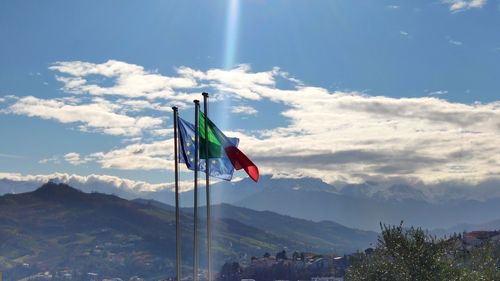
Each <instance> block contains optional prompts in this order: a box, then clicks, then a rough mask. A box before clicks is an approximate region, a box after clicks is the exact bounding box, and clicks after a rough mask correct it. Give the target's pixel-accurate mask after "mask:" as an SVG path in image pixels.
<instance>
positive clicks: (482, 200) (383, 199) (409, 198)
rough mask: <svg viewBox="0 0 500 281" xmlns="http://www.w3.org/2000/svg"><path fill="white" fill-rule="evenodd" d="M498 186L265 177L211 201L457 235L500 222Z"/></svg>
mask: <svg viewBox="0 0 500 281" xmlns="http://www.w3.org/2000/svg"><path fill="white" fill-rule="evenodd" d="M55 178H56V179H57V180H59V181H62V182H68V183H69V184H70V185H72V186H75V187H77V188H79V189H81V190H83V191H86V192H92V191H99V192H102V193H108V194H116V195H118V196H120V197H123V198H127V199H135V198H145V199H155V200H158V201H160V202H163V203H166V204H172V203H173V198H174V194H173V192H172V191H171V189H166V188H164V189H157V190H146V189H144V188H142V189H141V188H138V187H137V185H131V184H130V183H128V182H119V181H117V180H108V181H104V180H102V179H101V178H100V177H99V176H95V177H88V178H87V179H86V180H85V181H82V180H81V179H79V178H77V177H67V176H66V177H62V176H59V178H58V176H57V175H55ZM41 180H42V179H40V180H38V181H37V180H9V179H2V180H0V193H2V194H4V193H13V192H14V193H18V192H24V191H30V190H34V189H35V188H36V187H38V186H40V185H41V183H40V181H41ZM131 186H132V187H131ZM497 186H498V185H497V184H496V183H494V182H490V183H482V184H480V185H478V186H475V187H470V186H463V187H460V186H453V184H446V185H445V184H443V185H441V186H432V187H429V186H418V187H417V186H411V185H409V184H403V183H394V184H385V185H384V184H377V183H365V184H358V185H347V186H344V187H337V186H333V185H330V184H326V183H324V182H322V181H320V180H317V179H311V178H303V179H273V178H270V177H268V176H264V177H262V178H261V180H260V182H259V184H257V185H256V184H254V183H253V182H251V181H249V180H247V179H244V180H241V181H239V182H231V183H227V182H220V183H216V184H213V186H212V194H213V196H212V200H213V203H214V204H219V203H228V204H232V205H236V206H242V207H246V208H250V209H254V210H262V211H264V210H268V211H273V212H276V213H279V214H283V215H289V216H292V217H297V218H303V219H308V220H314V221H321V220H330V221H335V222H337V223H340V224H343V225H346V226H349V227H353V228H358V229H366V230H374V231H378V230H379V223H380V222H383V223H393V224H396V223H399V222H400V221H401V220H403V221H405V223H406V224H409V225H410V224H411V225H415V226H421V227H424V228H428V229H436V228H440V229H448V228H450V231H451V230H453V231H457V230H459V229H460V228H461V227H462V226H463V224H473V225H475V224H479V225H480V224H484V223H487V222H490V221H494V220H497V219H499V218H500V197H498V196H497V194H496V192H489V191H491V190H495V189H496V188H495V187H497ZM452 189H453V191H454V192H453V193H451V192H450V193H449V194H453V196H454V197H448V196H447V194H448V193H447V191H450V190H452ZM457 190H458V191H457ZM471 194H473V196H472V195H471ZM486 194H489V195H490V196H489V197H488V196H486ZM203 196H204V192H201V193H200V202H204V197H203ZM192 198H193V195H192V191H187V192H184V193H182V198H181V201H182V205H183V206H184V207H188V206H192ZM436 214H439V215H436Z"/></svg>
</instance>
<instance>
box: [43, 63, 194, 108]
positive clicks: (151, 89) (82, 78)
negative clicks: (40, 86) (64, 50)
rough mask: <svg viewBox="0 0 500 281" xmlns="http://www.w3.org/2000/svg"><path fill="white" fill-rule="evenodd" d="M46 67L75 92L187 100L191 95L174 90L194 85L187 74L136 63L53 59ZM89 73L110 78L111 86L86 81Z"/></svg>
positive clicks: (67, 90) (65, 89)
mask: <svg viewBox="0 0 500 281" xmlns="http://www.w3.org/2000/svg"><path fill="white" fill-rule="evenodd" d="M50 69H51V70H54V71H58V72H59V73H61V74H64V75H66V76H60V77H58V80H59V81H60V82H62V83H63V84H64V87H63V90H64V91H66V92H71V93H77V94H90V95H94V96H106V95H110V96H121V97H127V98H141V97H142V98H147V99H149V100H154V99H171V100H177V101H179V102H190V101H192V95H188V94H185V95H178V94H177V95H176V94H175V90H176V89H185V88H195V87H197V84H196V81H195V80H194V79H193V78H192V77H190V76H188V75H181V76H178V77H168V76H164V75H160V74H158V73H155V72H152V71H146V70H144V68H143V67H142V66H139V65H135V64H129V63H125V62H121V61H116V60H109V61H107V62H105V63H101V64H95V63H89V62H81V61H69V62H57V63H55V64H54V65H52V66H51V67H50ZM179 74H182V72H179ZM68 75H69V76H68ZM91 75H98V76H101V77H102V78H103V79H104V80H106V81H107V80H111V81H113V82H114V85H113V86H109V87H106V86H103V85H102V84H103V83H96V82H93V81H89V80H88V77H89V76H91ZM100 84H101V85H100Z"/></svg>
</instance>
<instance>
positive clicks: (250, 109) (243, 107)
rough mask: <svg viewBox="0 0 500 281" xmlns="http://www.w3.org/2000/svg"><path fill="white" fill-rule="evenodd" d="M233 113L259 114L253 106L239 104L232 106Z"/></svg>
mask: <svg viewBox="0 0 500 281" xmlns="http://www.w3.org/2000/svg"><path fill="white" fill-rule="evenodd" d="M231 112H232V113H236V114H247V115H255V114H257V110H256V109H255V108H253V107H251V106H246V105H239V106H234V107H233V108H231Z"/></svg>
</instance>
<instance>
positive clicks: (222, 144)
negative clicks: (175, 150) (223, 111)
mask: <svg viewBox="0 0 500 281" xmlns="http://www.w3.org/2000/svg"><path fill="white" fill-rule="evenodd" d="M205 118H206V117H205V114H203V112H201V111H200V114H199V119H198V124H199V137H200V159H207V156H206V155H205V154H206V153H205V143H207V142H205ZM207 127H208V158H209V159H210V158H221V157H224V154H225V156H227V158H229V160H230V161H231V163H232V164H233V167H234V168H235V169H236V170H241V169H243V170H245V172H246V173H247V174H248V176H249V177H250V178H251V179H252V180H253V181H255V182H257V181H258V180H259V168H257V166H256V165H255V164H254V163H253V162H252V160H250V159H249V158H248V157H247V156H246V155H245V154H244V153H243V152H242V151H241V150H239V149H238V148H237V147H236V145H235V144H234V143H233V142H231V140H230V139H229V138H228V137H226V136H225V135H224V133H222V131H221V130H219V128H217V126H215V124H214V123H213V122H212V121H211V120H210V119H209V118H207Z"/></svg>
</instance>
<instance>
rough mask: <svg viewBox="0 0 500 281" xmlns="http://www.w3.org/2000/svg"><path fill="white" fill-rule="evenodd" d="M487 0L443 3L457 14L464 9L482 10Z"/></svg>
mask: <svg viewBox="0 0 500 281" xmlns="http://www.w3.org/2000/svg"><path fill="white" fill-rule="evenodd" d="M486 2H487V0H443V3H445V4H447V5H449V9H450V11H452V12H458V11H462V10H466V9H473V8H482V7H484V5H486Z"/></svg>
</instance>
